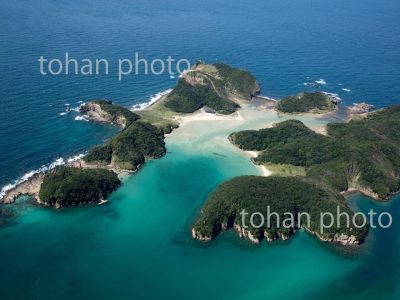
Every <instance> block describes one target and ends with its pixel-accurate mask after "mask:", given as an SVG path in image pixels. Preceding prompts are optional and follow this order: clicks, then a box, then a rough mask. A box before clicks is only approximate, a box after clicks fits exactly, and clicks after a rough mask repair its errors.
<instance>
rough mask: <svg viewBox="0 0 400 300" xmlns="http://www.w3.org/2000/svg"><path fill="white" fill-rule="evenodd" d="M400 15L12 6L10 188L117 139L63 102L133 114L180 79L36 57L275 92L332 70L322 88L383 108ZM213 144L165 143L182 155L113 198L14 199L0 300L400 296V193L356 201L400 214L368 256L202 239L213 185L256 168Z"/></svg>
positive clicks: (6, 143) (370, 3) (150, 168)
mask: <svg viewBox="0 0 400 300" xmlns="http://www.w3.org/2000/svg"><path fill="white" fill-rule="evenodd" d="M399 14H400V5H399V2H398V1H396V0H383V1H376V0H363V1H361V0H356V1H347V0H337V1H328V0H299V1H295V2H294V1H290V0H271V1H259V0H249V1H239V0H238V1H234V2H232V1H231V2H227V1H224V0H213V1H211V0H202V1H197V0H192V1H183V0H174V1H172V0H171V1H168V0H151V1H147V0H146V1H144V0H143V1H141V0H135V1H125V0H122V1H105V0H97V1H94V0H82V1H79V2H78V3H69V2H68V3H67V2H64V1H61V0H58V1H57V0H56V1H54V0H52V1H50V0H40V1H34V2H32V1H25V0H18V1H14V0H13V1H9V0H0V65H1V68H0V85H1V88H0V170H1V171H0V185H3V184H5V183H8V182H9V181H11V180H13V179H15V178H17V177H18V176H20V175H22V174H24V173H25V172H27V171H28V170H31V169H35V168H38V167H40V166H41V165H43V164H47V163H50V162H51V161H53V160H54V159H57V158H58V157H68V156H70V155H74V154H77V153H80V152H82V151H84V150H85V149H87V148H88V147H90V146H92V145H95V144H99V143H101V142H102V141H103V140H105V139H107V138H109V137H110V136H112V135H113V134H114V133H115V131H116V129H115V128H112V127H109V126H103V125H98V124H90V123H87V122H82V121H75V120H74V115H69V116H60V115H59V113H60V112H62V111H63V110H64V104H65V103H70V104H71V105H72V106H76V105H78V103H77V102H78V101H85V100H88V99H91V98H109V99H112V100H114V101H115V102H117V103H120V104H123V105H126V106H128V107H129V106H131V105H133V104H135V103H141V102H143V101H144V100H148V99H149V98H150V96H151V95H154V94H156V93H157V92H160V91H162V90H165V89H167V88H169V87H171V86H173V85H174V83H175V79H171V78H169V77H168V76H161V77H155V76H138V77H134V78H129V79H127V80H124V81H122V82H119V81H118V80H117V78H116V77H115V76H109V77H105V76H97V77H86V78H85V77H82V76H77V77H74V76H72V77H65V76H60V77H41V76H39V74H38V66H37V62H36V59H37V58H38V57H39V56H40V55H45V56H49V57H59V56H61V55H62V54H63V53H64V52H65V51H68V52H70V53H71V54H72V55H74V57H76V58H78V59H81V58H85V57H89V58H96V57H105V58H108V59H110V60H113V61H115V60H116V59H118V58H120V57H126V56H132V55H133V53H134V52H135V51H139V52H141V53H143V55H144V56H146V57H148V58H150V59H153V58H157V57H161V58H165V57H167V56H168V55H172V56H175V57H177V58H188V59H190V60H191V61H192V62H194V61H196V60H197V59H199V58H201V59H205V60H206V61H208V62H214V61H217V60H223V61H225V62H227V63H230V64H232V65H235V66H238V67H242V68H247V69H248V70H250V71H251V72H253V73H254V74H255V75H256V77H257V78H258V80H259V81H260V83H261V85H262V87H263V93H264V94H267V95H270V96H273V97H282V96H285V95H287V94H291V93H295V92H299V91H302V90H304V89H305V87H304V86H303V83H304V82H308V81H314V80H318V79H320V78H323V79H325V80H326V82H327V85H325V86H323V89H324V90H326V91H329V92H335V93H339V95H340V96H341V97H342V98H343V99H344V101H345V103H352V102H358V101H361V100H365V101H367V102H369V103H372V104H375V105H376V106H377V107H383V106H387V105H389V104H393V103H398V102H399V99H398V95H399V94H400V82H399V78H400V74H399V71H400V68H399V66H400V55H399V49H400V39H399V36H400V32H399V27H398V26H397V24H398V15H399ZM339 84H342V85H339ZM342 88H349V89H351V92H350V93H349V92H345V91H343V90H342ZM250 124H251V125H253V124H252V123H251V122H250ZM254 125H257V124H254ZM199 132H200V131H199ZM204 141H207V136H204V137H203V138H201V139H200V140H197V141H196V142H197V143H200V142H204ZM212 142H213V143H214V142H216V143H215V144H213V147H197V146H196V145H194V144H190V140H189V143H179V142H177V141H175V140H172V141H169V142H168V150H169V152H171V153H169V154H168V155H167V156H166V157H164V158H162V159H160V160H157V161H151V162H149V163H148V164H146V165H145V167H144V168H143V170H141V172H139V173H138V174H137V175H135V176H132V177H131V178H129V179H128V180H127V182H125V184H124V186H123V187H122V188H121V189H120V190H118V191H117V192H116V193H114V194H113V196H112V197H111V198H110V200H111V201H110V204H109V205H106V206H101V207H98V206H95V207H79V208H74V209H66V210H62V211H53V210H49V209H45V208H42V207H37V206H36V205H35V204H33V203H31V202H30V201H29V200H23V199H21V200H20V201H19V202H18V203H17V204H16V205H14V206H11V207H8V208H9V209H12V210H15V211H16V212H17V216H16V217H14V218H12V219H11V220H8V222H7V223H6V224H3V226H2V227H1V229H0V257H1V264H0V291H1V298H2V299H55V298H59V299H70V298H77V299H80V298H82V299H108V298H119V299H121V298H122V299H127V298H129V299H132V298H134V299H157V298H166V299H177V298H189V299H204V298H207V299H228V298H229V299H266V298H268V299H321V298H324V299H337V298H346V299H399V297H400V288H399V287H398V282H399V281H400V278H399V276H400V259H399V257H398V253H399V250H400V238H399V232H400V225H399V222H398V220H399V217H400V215H399V214H400V209H399V208H400V207H399V206H400V199H399V198H398V197H397V198H395V199H393V200H392V201H390V202H389V203H387V204H378V203H374V202H371V201H369V200H367V199H365V198H363V197H361V196H359V195H353V196H351V197H350V204H351V205H353V206H354V207H356V208H358V209H361V210H362V211H367V210H368V209H369V208H370V207H373V208H375V209H377V210H388V211H390V212H391V213H392V214H393V217H394V224H393V226H392V227H391V229H390V230H374V231H372V232H371V234H370V236H369V239H368V241H367V244H366V245H365V246H364V247H363V248H362V249H361V250H360V251H358V252H357V253H343V251H341V250H337V249H333V248H331V247H329V246H327V245H324V244H321V243H319V242H318V241H316V240H315V239H314V238H312V237H310V236H309V235H307V234H305V233H303V232H301V233H300V234H298V235H297V236H296V237H295V238H294V239H293V240H291V241H290V242H288V243H278V244H274V245H272V246H271V245H267V244H263V245H262V246H259V247H257V246H252V245H250V244H248V243H247V242H245V241H241V240H239V239H238V238H237V237H236V236H235V235H234V234H231V233H227V234H224V235H223V236H221V237H219V238H218V239H217V240H216V241H214V242H212V243H210V244H208V245H202V244H199V243H197V242H194V241H192V239H191V238H190V224H191V221H192V220H193V218H194V217H195V216H196V213H197V212H198V210H199V208H200V207H201V206H202V204H203V202H204V199H205V198H206V197H207V195H208V193H209V192H211V191H212V190H213V189H214V188H215V187H216V186H217V185H218V184H219V183H221V182H222V181H224V180H225V179H227V178H231V177H233V176H236V175H241V174H258V173H259V170H258V169H256V168H255V167H254V166H252V165H251V164H250V163H249V161H248V158H246V157H245V156H242V155H241V154H240V153H239V152H238V151H235V150H233V149H232V148H226V145H225V144H219V143H218V140H217V141H214V140H213V141H212ZM201 145H202V144H201ZM213 152H218V154H223V155H224V156H221V155H215V153H213Z"/></svg>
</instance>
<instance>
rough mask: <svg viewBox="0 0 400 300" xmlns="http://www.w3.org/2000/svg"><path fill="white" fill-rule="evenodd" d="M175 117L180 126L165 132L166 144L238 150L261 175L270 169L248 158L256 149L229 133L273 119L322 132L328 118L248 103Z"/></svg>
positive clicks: (212, 150)
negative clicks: (227, 109)
mask: <svg viewBox="0 0 400 300" xmlns="http://www.w3.org/2000/svg"><path fill="white" fill-rule="evenodd" d="M177 119H178V120H179V122H180V126H179V128H178V129H175V130H174V131H173V132H172V133H171V134H170V135H168V136H167V138H166V142H167V145H168V144H179V145H181V146H182V147H184V149H185V151H190V152H193V153H201V154H207V153H208V154H210V155H212V154H215V153H219V154H223V155H229V154H234V153H239V154H240V155H242V156H244V157H246V158H248V161H249V164H252V165H253V166H254V167H255V168H257V169H258V170H259V171H258V173H259V175H261V176H270V175H271V174H272V172H271V171H270V170H268V169H267V168H266V167H265V166H263V165H254V164H253V163H252V162H251V158H254V157H256V156H257V155H258V153H257V152H255V151H242V150H240V149H239V148H237V147H235V146H234V145H233V144H232V143H231V142H230V141H229V140H228V137H229V135H230V134H231V133H233V132H236V131H241V130H250V129H261V128H267V127H272V126H273V125H274V124H275V123H279V122H282V121H284V120H288V119H298V120H301V121H302V122H304V123H305V124H306V125H307V126H308V127H309V128H311V129H313V130H314V131H316V132H319V133H324V131H325V128H326V124H327V123H328V122H329V121H328V120H326V119H320V118H315V116H314V115H312V114H307V115H299V116H296V115H282V114H278V113H277V112H276V111H275V110H273V109H256V108H254V107H252V106H250V105H248V104H247V105H243V106H242V108H241V109H240V110H239V111H238V112H236V113H234V114H232V115H219V114H211V113H206V112H205V111H204V110H200V111H199V112H196V113H194V114H191V115H188V116H180V117H178V118H177Z"/></svg>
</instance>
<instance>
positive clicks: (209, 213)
mask: <svg viewBox="0 0 400 300" xmlns="http://www.w3.org/2000/svg"><path fill="white" fill-rule="evenodd" d="M338 207H339V209H340V212H345V213H347V214H348V215H349V216H350V218H352V217H353V215H354V213H353V212H352V211H351V210H350V209H349V208H348V207H347V206H346V201H345V199H344V197H343V196H342V195H341V194H340V193H338V192H335V191H332V190H329V189H323V188H321V187H319V186H317V184H315V183H314V182H313V181H312V180H309V179H306V178H304V177H278V176H271V177H260V176H240V177H236V178H234V179H231V180H229V181H227V182H225V183H223V184H221V185H220V186H219V187H218V188H217V189H216V191H215V192H213V193H212V194H211V196H210V197H209V199H208V200H207V202H206V204H205V206H204V208H203V209H202V212H201V214H200V216H199V218H198V219H197V221H196V222H195V224H194V226H193V235H194V237H195V238H198V239H200V240H211V239H213V238H215V237H216V236H217V235H218V234H219V233H220V232H221V231H224V230H227V229H229V228H235V230H236V231H238V233H239V234H240V236H245V237H247V238H249V239H250V240H252V241H253V242H256V243H259V242H260V241H261V240H263V239H266V240H268V241H273V240H276V239H278V238H282V239H288V238H290V236H291V235H292V234H293V233H294V232H295V231H296V230H298V229H299V228H302V227H304V228H306V229H307V230H308V231H310V232H313V233H316V234H317V235H318V237H319V238H320V239H322V240H327V241H341V242H343V243H351V244H357V243H360V242H362V241H363V239H364V237H365V235H366V234H367V232H368V226H364V227H362V228H356V227H354V226H350V227H347V226H346V225H347V224H346V223H347V220H346V218H339V221H338V219H337V218H336V216H337V210H338ZM243 210H244V211H245V212H246V214H244V215H242V214H241V212H242V211H243ZM321 212H324V213H331V214H332V215H334V216H335V220H334V224H333V226H331V227H330V228H324V229H323V230H322V231H321V228H320V226H321V222H320V219H321V214H320V213H321ZM253 213H261V215H262V216H263V217H264V223H263V222H262V219H261V217H260V216H259V215H256V217H254V218H253V224H255V225H256V226H257V227H258V226H259V225H260V226H261V225H263V226H261V227H260V228H256V227H253V226H252V225H251V222H250V217H251V215H252V214H253ZM273 213H277V214H278V215H279V218H278V217H277V216H276V215H275V214H273ZM288 213H290V214H292V216H293V217H291V216H290V215H289V214H288ZM302 213H307V214H308V215H309V219H308V217H307V216H305V215H304V214H303V215H301V214H302ZM268 220H269V222H268ZM285 220H286V221H285ZM356 220H357V224H362V223H363V220H362V219H358V218H357V216H356ZM337 222H339V224H337ZM245 226H246V227H247V228H246V227H245ZM321 232H322V233H321Z"/></svg>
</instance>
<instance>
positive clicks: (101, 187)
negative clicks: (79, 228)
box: [38, 166, 121, 208]
mask: <svg viewBox="0 0 400 300" xmlns="http://www.w3.org/2000/svg"><path fill="white" fill-rule="evenodd" d="M120 184H121V181H120V180H119V178H118V176H117V174H115V173H114V172H113V171H110V170H105V169H78V168H72V167H65V166H60V167H57V168H56V169H54V170H52V171H50V172H49V173H48V174H47V175H46V176H45V177H44V179H43V183H42V185H41V187H40V191H39V199H38V200H39V201H40V203H42V204H45V205H47V206H54V207H56V208H60V207H64V206H70V205H78V204H86V203H98V202H99V200H100V201H101V200H103V201H104V200H105V199H106V198H107V196H108V195H109V194H110V193H112V192H113V191H115V190H116V189H117V188H118V187H119V186H120Z"/></svg>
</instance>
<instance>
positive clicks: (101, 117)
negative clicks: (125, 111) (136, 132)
mask: <svg viewBox="0 0 400 300" xmlns="http://www.w3.org/2000/svg"><path fill="white" fill-rule="evenodd" d="M80 112H82V113H85V114H86V116H87V118H88V119H89V120H90V121H93V122H101V123H109V124H114V125H117V126H119V127H122V128H125V126H126V118H125V117H124V116H122V115H118V116H116V117H114V118H113V117H111V116H110V114H109V113H107V112H106V111H104V110H103V109H102V108H101V105H100V104H98V103H96V102H88V103H86V104H85V105H83V106H81V108H80Z"/></svg>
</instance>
